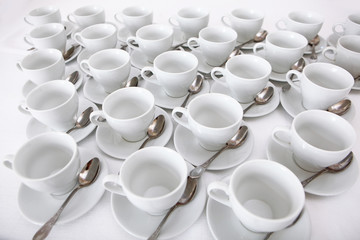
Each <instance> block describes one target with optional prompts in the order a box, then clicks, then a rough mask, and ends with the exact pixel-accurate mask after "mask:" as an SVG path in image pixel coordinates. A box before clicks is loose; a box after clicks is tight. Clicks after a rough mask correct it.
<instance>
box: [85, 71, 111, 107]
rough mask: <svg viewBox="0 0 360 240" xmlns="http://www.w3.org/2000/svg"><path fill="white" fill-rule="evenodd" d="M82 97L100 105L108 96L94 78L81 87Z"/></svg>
mask: <svg viewBox="0 0 360 240" xmlns="http://www.w3.org/2000/svg"><path fill="white" fill-rule="evenodd" d="M83 93H84V97H86V98H87V99H89V100H90V101H92V102H93V103H96V104H100V105H101V104H102V103H103V102H104V99H105V98H106V97H107V96H108V95H109V93H107V92H105V90H104V88H103V87H102V86H101V85H100V84H99V83H98V82H97V81H95V79H94V78H92V77H90V78H89V79H88V80H87V81H86V82H85V84H84V87H83Z"/></svg>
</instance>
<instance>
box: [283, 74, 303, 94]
mask: <svg viewBox="0 0 360 240" xmlns="http://www.w3.org/2000/svg"><path fill="white" fill-rule="evenodd" d="M293 74H294V75H295V76H296V78H295V79H299V80H300V76H301V73H300V72H299V71H296V70H290V71H288V72H287V73H286V81H287V82H288V83H289V84H290V86H291V87H293V88H294V89H296V90H297V91H298V92H300V91H301V89H300V84H299V83H295V82H294V81H293V78H291V75H293Z"/></svg>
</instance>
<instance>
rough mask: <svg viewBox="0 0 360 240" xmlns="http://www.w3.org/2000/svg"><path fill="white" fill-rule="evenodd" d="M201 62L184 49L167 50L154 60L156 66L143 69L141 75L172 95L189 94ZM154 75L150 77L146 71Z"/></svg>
mask: <svg viewBox="0 0 360 240" xmlns="http://www.w3.org/2000/svg"><path fill="white" fill-rule="evenodd" d="M198 65H199V62H198V59H197V57H195V56H194V55H193V54H191V53H188V52H184V51H167V52H164V53H162V54H160V55H159V56H157V57H156V58H155V60H154V67H144V68H142V69H141V76H142V77H143V78H144V79H145V80H146V81H149V82H151V83H154V84H156V85H159V86H161V87H162V88H163V90H164V91H165V93H166V94H167V95H169V96H170V97H182V96H185V95H186V94H188V90H189V86H190V85H191V83H192V82H193V81H194V79H195V78H196V75H197V68H198ZM148 71H149V72H151V73H152V75H154V76H155V78H154V77H148V76H147V75H146V72H148Z"/></svg>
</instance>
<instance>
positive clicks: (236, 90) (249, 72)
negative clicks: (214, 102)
mask: <svg viewBox="0 0 360 240" xmlns="http://www.w3.org/2000/svg"><path fill="white" fill-rule="evenodd" d="M216 72H220V73H221V74H222V75H223V76H224V77H221V78H218V77H217V76H216ZM270 74H271V65H270V63H269V62H268V61H266V60H265V59H263V58H261V57H258V56H255V55H239V56H235V57H232V58H230V59H229V61H227V62H226V64H225V68H222V67H215V68H213V69H212V70H211V77H212V79H214V80H215V81H216V82H218V83H220V84H221V85H223V86H225V87H227V88H228V89H229V90H230V92H231V96H233V97H234V98H235V99H236V100H237V101H239V102H241V103H248V102H251V101H253V100H254V98H255V96H256V94H257V93H258V92H260V91H261V90H262V89H263V88H264V87H265V86H266V84H267V83H268V81H269V77H270Z"/></svg>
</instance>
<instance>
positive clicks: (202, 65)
mask: <svg viewBox="0 0 360 240" xmlns="http://www.w3.org/2000/svg"><path fill="white" fill-rule="evenodd" d="M191 53H192V54H194V55H195V57H197V59H198V61H199V66H198V71H199V72H200V73H205V74H207V73H210V72H211V69H213V68H214V66H210V65H209V64H207V62H206V61H205V58H204V56H203V55H202V54H201V51H200V50H195V51H191Z"/></svg>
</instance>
